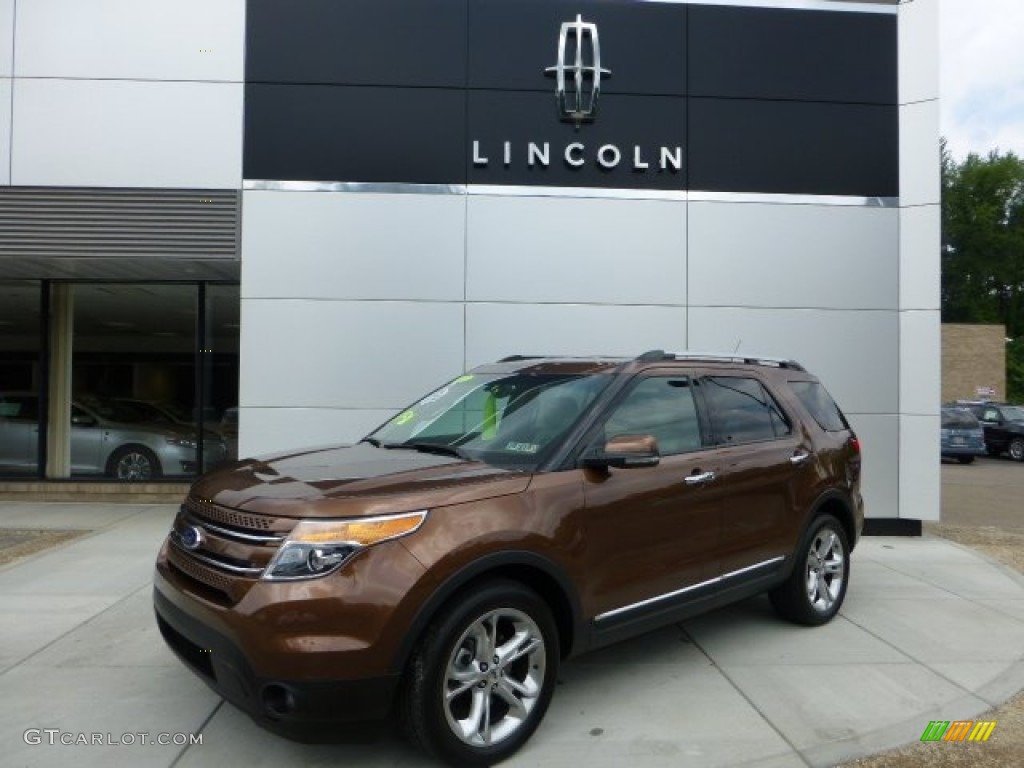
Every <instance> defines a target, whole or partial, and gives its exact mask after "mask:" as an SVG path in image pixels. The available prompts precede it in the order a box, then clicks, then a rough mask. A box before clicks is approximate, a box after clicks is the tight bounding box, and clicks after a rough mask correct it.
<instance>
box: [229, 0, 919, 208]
mask: <svg viewBox="0 0 1024 768" xmlns="http://www.w3.org/2000/svg"><path fill="white" fill-rule="evenodd" d="M247 14H248V15H247V39H246V81H247V84H246V104H245V148H244V175H245V178H247V179H283V180H311V181H317V180H322V181H355V182H409V183H445V184H452V183H461V184H464V183H475V184H516V185H546V186H595V187H612V188H649V189H694V190H712V191H736V192H766V193H795V194H828V195H864V196H885V197H889V196H896V195H898V159H899V158H898V149H899V136H898V114H897V108H896V102H897V58H896V45H897V41H896V17H895V16H894V15H891V14H877V13H860V12H849V11H817V10H814V11H810V10H783V9H769V8H751V7H743V6H737V7H730V6H718V5H700V4H693V5H690V4H685V3H654V2H634V1H633V0H578V2H571V1H570V0H430V2H424V1H423V0H249V2H248V11H247ZM577 14H580V15H581V16H582V17H583V19H584V21H593V22H595V23H597V25H598V33H599V36H600V44H601V65H602V66H603V67H606V68H608V69H610V70H611V71H612V74H611V77H610V78H607V79H605V80H603V82H602V95H601V99H600V102H599V110H598V113H597V114H596V116H595V118H594V119H593V120H592V121H589V122H585V123H583V124H582V125H580V126H576V125H574V124H572V123H567V122H564V121H563V120H562V119H561V116H560V115H559V114H558V111H557V108H556V99H555V93H554V90H555V81H554V78H553V77H551V76H549V75H546V74H545V71H544V70H545V68H546V67H550V66H552V65H554V64H555V63H556V59H557V47H558V35H559V31H560V28H561V25H562V23H563V22H569V21H573V20H575V18H576V15H577ZM569 63H570V64H571V62H569ZM587 63H589V62H587ZM505 141H509V142H511V143H512V161H511V162H510V163H509V164H508V165H507V166H506V165H505V163H504V162H503V143H504V142H505ZM577 141H578V142H580V143H581V144H583V145H584V146H585V147H586V149H585V150H584V152H583V156H584V159H585V163H584V165H583V166H581V167H578V168H577V167H573V166H571V165H569V164H568V163H566V162H565V160H564V151H565V148H566V145H568V144H570V143H572V142H577ZM474 142H479V146H480V149H481V153H482V154H483V155H484V156H486V157H488V159H489V162H488V164H487V165H486V166H481V165H478V164H474V163H473V161H472V159H473V143H474ZM530 142H533V143H534V144H538V145H543V144H544V143H545V142H548V143H549V144H550V147H551V150H550V151H551V162H550V164H549V165H548V166H547V167H540V166H538V165H535V166H534V167H532V168H531V167H530V166H529V165H528V164H527V161H526V158H527V146H528V144H529V143H530ZM604 144H611V145H614V146H615V147H617V148H618V149H619V150H620V151H621V153H622V161H621V163H620V164H619V166H618V167H616V168H614V169H603V168H601V166H600V165H599V164H598V163H597V162H596V159H595V153H596V151H597V149H598V148H599V147H600V146H602V145H604ZM680 145H681V146H682V147H683V154H684V163H683V169H682V170H681V171H680V172H673V171H672V170H671V169H668V170H664V171H662V170H659V169H658V167H657V166H658V161H659V159H660V158H659V156H660V152H661V148H662V147H667V148H669V150H670V151H671V150H672V149H673V148H674V147H676V146H680ZM634 147H639V148H640V153H641V160H642V162H647V163H650V164H651V167H650V168H647V169H642V170H634V169H632V168H631V166H632V165H633V153H634V151H635V150H634Z"/></svg>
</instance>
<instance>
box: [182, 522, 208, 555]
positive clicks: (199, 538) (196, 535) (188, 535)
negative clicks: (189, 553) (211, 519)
mask: <svg viewBox="0 0 1024 768" xmlns="http://www.w3.org/2000/svg"><path fill="white" fill-rule="evenodd" d="M204 538H206V537H205V536H204V535H203V529H202V528H200V527H199V526H197V525H190V526H188V527H187V528H186V529H185V530H183V531H182V532H181V546H183V547H184V548H185V549H188V550H194V549H199V547H200V545H201V544H202V543H203V539H204Z"/></svg>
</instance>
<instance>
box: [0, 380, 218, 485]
mask: <svg viewBox="0 0 1024 768" xmlns="http://www.w3.org/2000/svg"><path fill="white" fill-rule="evenodd" d="M38 441H39V399H38V396H37V395H36V394H35V393H29V392H14V393H6V394H0V471H15V472H16V471H19V470H21V471H26V470H28V471H31V470H34V468H35V466H36V453H37V449H38ZM196 448H197V435H196V431H195V429H194V428H191V427H189V426H187V425H181V424H167V423H164V424H154V423H147V422H146V421H145V416H144V415H143V414H142V413H141V412H140V411H139V410H138V409H135V408H132V407H131V405H130V404H128V403H119V402H117V401H114V400H99V399H97V400H91V401H89V402H88V403H86V402H78V401H73V402H72V404H71V473H72V474H73V475H108V476H109V477H112V478H114V479H116V480H126V481H143V480H150V479H152V478H156V477H160V476H176V475H191V474H195V473H196V471H197V469H198V466H197V461H196ZM203 452H204V458H205V464H206V468H210V467H212V466H214V465H216V464H219V463H221V462H223V461H225V460H226V459H227V445H226V443H225V442H224V440H223V438H221V437H220V436H218V435H215V434H213V433H206V434H204V439H203Z"/></svg>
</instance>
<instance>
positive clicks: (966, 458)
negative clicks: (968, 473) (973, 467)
mask: <svg viewBox="0 0 1024 768" xmlns="http://www.w3.org/2000/svg"><path fill="white" fill-rule="evenodd" d="M956 460H957V461H959V462H960V463H961V464H973V463H974V457H973V456H957V457H956Z"/></svg>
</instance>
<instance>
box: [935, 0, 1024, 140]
mask: <svg viewBox="0 0 1024 768" xmlns="http://www.w3.org/2000/svg"><path fill="white" fill-rule="evenodd" d="M939 77H940V80H939V88H940V99H941V101H940V104H941V124H942V135H943V136H945V137H946V139H947V141H948V144H949V148H950V150H951V151H952V153H953V156H954V157H956V158H958V159H963V158H964V157H965V156H966V155H967V153H968V152H976V153H978V154H980V155H986V154H988V152H989V151H990V150H992V149H996V148H998V149H999V150H1001V151H1003V152H1007V151H1013V152H1014V153H1015V154H1016V155H1018V156H1019V157H1024V1H1022V0H939Z"/></svg>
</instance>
